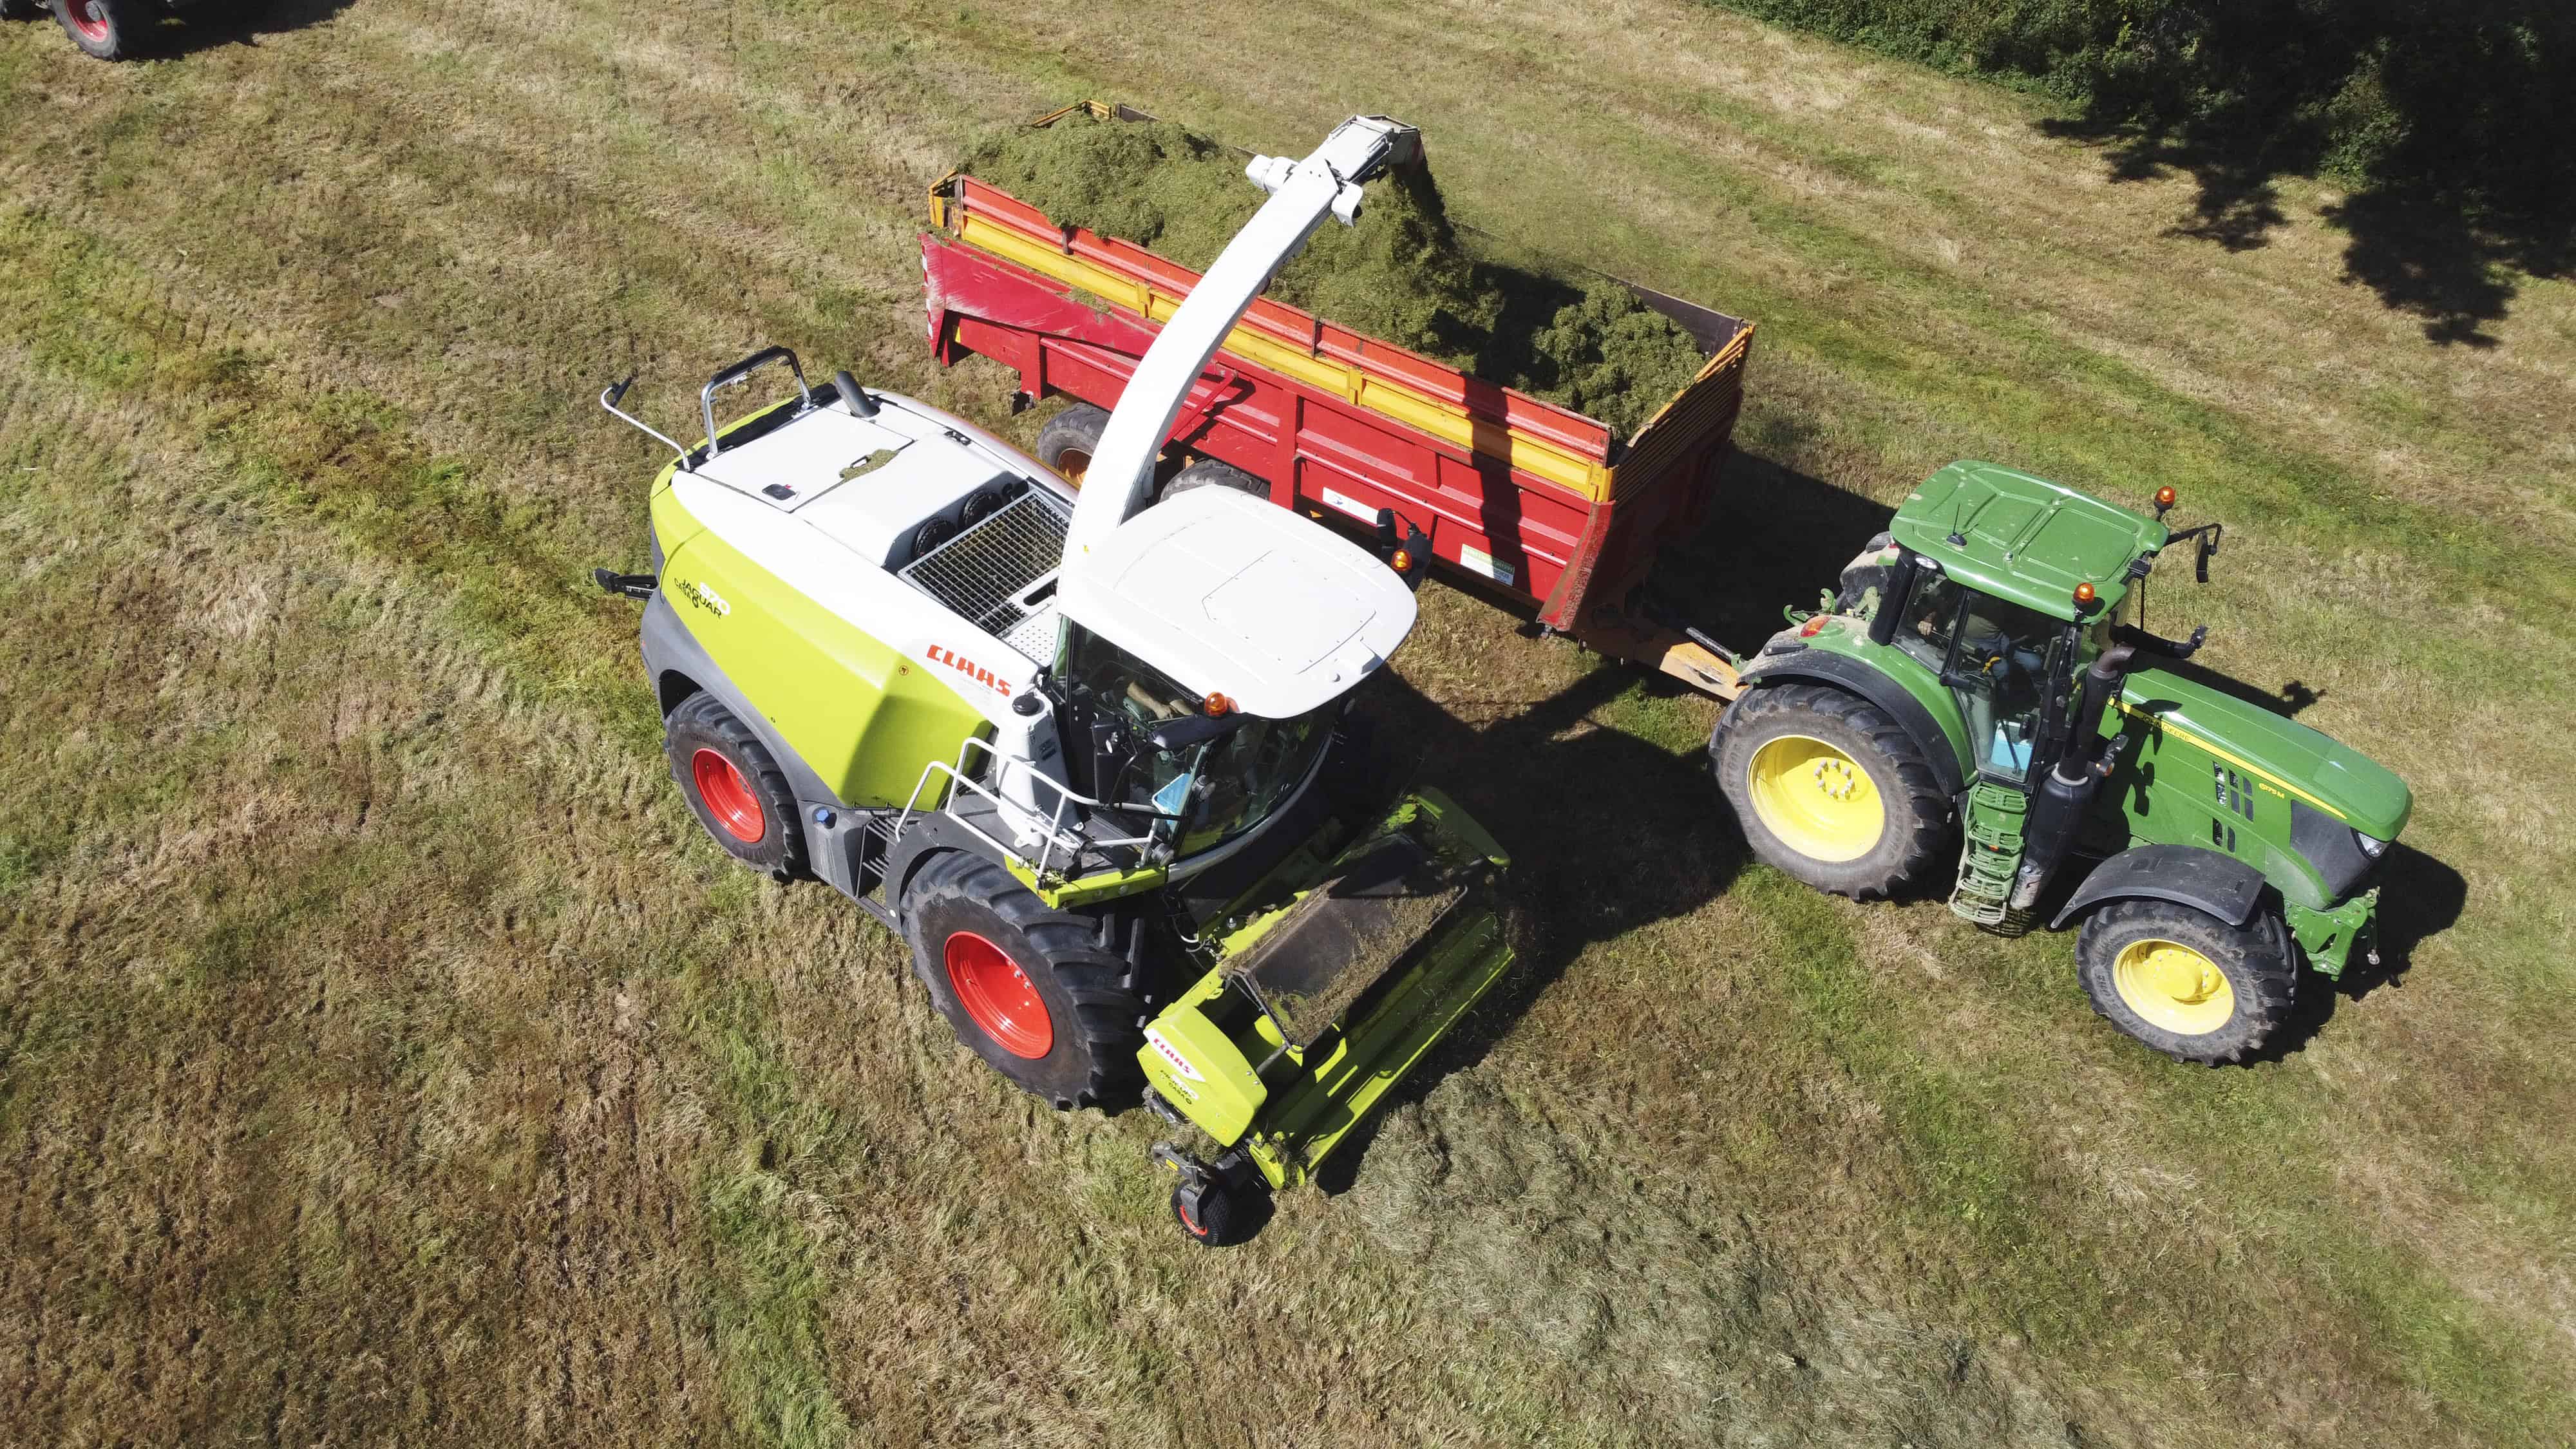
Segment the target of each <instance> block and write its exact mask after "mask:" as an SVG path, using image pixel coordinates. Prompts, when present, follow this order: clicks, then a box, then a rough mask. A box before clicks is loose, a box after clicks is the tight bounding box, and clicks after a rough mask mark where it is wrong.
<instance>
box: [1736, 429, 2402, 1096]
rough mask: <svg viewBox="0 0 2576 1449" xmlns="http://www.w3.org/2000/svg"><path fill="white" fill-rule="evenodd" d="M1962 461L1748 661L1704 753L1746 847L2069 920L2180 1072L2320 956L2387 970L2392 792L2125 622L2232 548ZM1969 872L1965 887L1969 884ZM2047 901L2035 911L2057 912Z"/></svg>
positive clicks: (2207, 531) (1790, 863) (1803, 876)
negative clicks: (2185, 566)
mask: <svg viewBox="0 0 2576 1449" xmlns="http://www.w3.org/2000/svg"><path fill="white" fill-rule="evenodd" d="M2173 502H2174V495H2173V490H2172V489H2170V488H2166V489H2160V490H2158V493H2157V496H2156V507H2155V517H2154V518H2152V519H2151V518H2145V517H2141V516H2139V515H2138V514H2135V513H2132V512H2129V511H2128V510H2126V509H2122V508H2117V507H2114V506H2112V505H2110V504H2107V503H2104V502H2102V501H2100V500H2099V499H2095V498H2092V497H2088V496H2086V495H2085V494H2082V493H2079V492H2077V491H2075V490H2073V489H2071V488H2066V487H2062V486H2060V485H2058V484H2055V483H2050V482H2048V481H2046V480H2044V479H2040V478H2034V477H2032V476H2030V475H2029V474H2027V473H2019V472H2015V471H2013V470H2012V469H2009V468H2001V467H1997V466H1995V465H1993V464H1988V463H1954V464H1951V465H1950V466H1949V467H1946V468H1943V469H1942V470H1940V471H1939V472H1937V473H1935V474H1933V475H1932V476H1931V477H1930V478H1929V479H1927V480H1926V481H1925V482H1924V483H1923V485H1922V486H1921V487H1920V488H1917V489H1916V490H1915V491H1914V492H1913V493H1912V494H1910V495H1909V496H1908V497H1907V498H1906V500H1905V503H1904V506H1903V507H1901V508H1899V509H1898V510H1897V513H1896V517H1895V519H1894V521H1893V523H1892V524H1891V526H1890V528H1889V530H1888V532H1887V533H1886V534H1883V535H1881V536H1880V537H1879V538H1877V539H1875V540H1872V542H1871V545H1870V547H1869V548H1868V549H1867V550H1865V551H1864V552H1863V553H1862V554H1861V555H1860V556H1859V557H1858V558H1856V559H1854V560H1853V561H1852V562H1851V564H1850V565H1849V566H1847V567H1846V568H1845V569H1844V571H1843V575H1842V578H1841V581H1840V582H1841V587H1840V588H1839V590H1838V591H1835V592H1833V593H1830V594H1828V595H1827V597H1826V598H1825V600H1824V602H1823V605H1822V607H1821V608H1819V609H1818V610H1817V611H1816V612H1814V613H1813V614H1808V615H1793V617H1792V626H1791V627H1790V628H1788V629H1785V630H1783V631H1781V632H1780V633H1778V634H1776V635H1774V636H1773V637H1772V638H1771V640H1770V641H1769V643H1767V644H1766V645H1765V646H1764V647H1763V649H1762V651H1761V653H1760V654H1759V655H1758V656H1755V657H1754V658H1752V659H1750V660H1748V661H1746V664H1745V667H1744V670H1743V678H1744V681H1745V683H1746V684H1747V686H1748V688H1747V689H1746V690H1745V692H1744V693H1743V694H1742V695H1740V696H1738V697H1737V699H1736V700H1735V701H1734V703H1733V704H1731V705H1730V706H1728V708H1727V710H1726V713H1725V714H1724V715H1723V716H1722V717H1721V718H1720V719H1719V721H1718V726H1717V729H1716V732H1715V734H1714V735H1713V736H1712V738H1711V740H1710V742H1709V751H1710V755H1711V758H1712V760H1713V762H1714V765H1715V768H1716V772H1717V777H1718V781H1719V784H1720V786H1721V788H1723V789H1724V791H1725V792H1726V796H1727V799H1728V801H1729V802H1730V803H1731V804H1732V805H1733V806H1734V808H1735V813H1736V815H1737V818H1738V819H1739V821H1740V822H1741V824H1742V826H1743V829H1744V833H1745V836H1746V838H1747V840H1748V841H1750V843H1751V844H1752V847H1753V850H1754V853H1755V854H1756V855H1757V856H1759V857H1760V858H1761V859H1763V860H1765V861H1767V862H1769V863H1771V864H1772V865H1775V866H1778V867H1779V868H1780V869H1781V870H1784V871H1786V872H1788V873H1789V874H1790V875H1793V876H1795V877H1797V878H1798V879H1800V880H1802V881H1805V882H1806V883H1808V884H1809V885H1812V886H1815V887H1816V888H1818V889H1820V890H1826V891H1832V892H1834V893H1836V894H1840V895H1846V896H1850V897H1853V898H1855V899H1870V898H1876V897H1885V896H1889V895H1893V894H1897V893H1900V892H1905V891H1909V890H1916V889H1920V888H1922V887H1924V886H1925V885H1929V884H1934V883H1935V882H1938V883H1939V884H1942V885H1946V886H1947V888H1948V890H1949V899H1950V908H1951V910H1952V911H1954V912H1956V913H1957V914H1959V915H1960V916H1962V917H1964V918H1966V919H1967V920H1969V921H1972V922H1974V923H1975V924H1977V925H1978V926H1980V927H1983V928H1985V929H1987V930H1991V931H1997V932H2003V933H2018V932H2021V931H2025V930H2027V929H2028V928H2029V927H2031V926H2032V925H2034V924H2038V923H2040V922H2042V921H2045V923H2046V924H2047V925H2048V926H2050V927H2051V928H2063V927H2066V926H2068V925H2071V924H2076V923H2079V922H2080V923H2081V931H2080V933H2079V934H2078V936H2077V938H2076V948H2075V949H2076V962H2077V971H2078V974H2079V975H2080V976H2081V978H2082V980H2083V983H2084V989H2085V991H2086V993H2087V994H2088V995H2089V996H2091V998H2092V1000H2093V1005H2094V1008H2095V1009H2096V1010H2097V1011H2099V1012H2100V1013H2101V1014H2102V1015H2103V1016H2105V1017H2107V1018H2109V1019H2110V1021H2111V1022H2112V1024H2113V1025H2115V1026H2117V1027H2119V1028H2120V1029H2121V1030H2122V1031H2125V1032H2127V1033H2129V1034H2130V1035H2131V1036H2134V1037H2136V1038H2137V1039H2139V1040H2140V1041H2142V1042H2145V1043H2146V1044H2147V1045H2149V1046H2151V1047H2154V1048H2156V1049H2157V1050H2159V1051H2163V1052H2165V1053H2167V1054H2169V1055H2171V1056H2173V1057H2175V1058H2177V1059H2179V1060H2183V1061H2190V1062H2203V1063H2219V1062H2233V1061H2242V1060H2244V1059H2245V1057H2246V1056H2247V1055H2248V1054H2250V1053H2254V1052H2257V1051H2258V1050H2259V1049H2260V1048H2262V1046H2263V1045H2264V1043H2265V1041H2266V1040H2267V1039H2268V1038H2269V1037H2270V1036H2271V1035H2272V1033H2273V1032H2274V1031H2276V1030H2277V1029H2278V1028H2279V1027H2280V1026H2281V1025H2282V1023H2283V1021H2284V1020H2285V1018H2286V1017H2287V1016H2288V1014H2289V1012H2290V1009H2291V1005H2292V1002H2293V1000H2294V998H2295V996H2296V994H2297V991H2298V985H2299V968H2300V965H2301V963H2302V961H2304V962H2305V963H2306V964H2307V965H2308V966H2310V967H2313V968H2314V969H2315V970H2316V971H2317V972H2319V973H2320V974H2322V975H2325V976H2328V977H2333V976H2339V975H2340V974H2342V972H2343V971H2344V969H2345V967H2346V965H2347V963H2349V962H2350V961H2351V960H2352V959H2353V958H2354V955H2355V953H2356V952H2359V953H2362V954H2363V955H2364V956H2365V957H2367V958H2368V959H2371V960H2374V961H2375V960H2376V959H2377V952H2376V946H2375V945H2374V944H2373V935H2372V927H2373V918H2374V914H2375V911H2376V908H2377V905H2378V899H2379V888H2378V877H2379V873H2380V867H2381V864H2382V863H2383V861H2384V860H2385V858H2386V853H2387V850H2388V846H2389V842H2390V841H2392V840H2394V839H2395V838H2396V836H2397V833H2398V832H2399V831H2400V830H2401V829H2403V828H2404V827H2405V824H2406V817H2407V813H2408V811H2409V810H2410V809H2411V807H2412V804H2413V800H2412V797H2411V796H2410V795H2409V793H2408V791H2407V788H2406V785H2405V783H2404V782H2403V781H2401V780H2399V779H2398V778H2397V777H2396V776H2395V775H2394V774H2391V773H2390V772H2389V771H2388V770H2386V769H2384V768H2382V767H2381V766H2379V765H2377V764H2375V763H2373V762H2372V761H2370V760H2369V759H2367V758H2364V757H2363V756H2362V755H2360V754H2358V753H2356V752H2355V751H2353V750H2350V749H2347V748H2345V747H2344V746H2342V745H2340V744H2337V743H2336V742H2335V741H2334V740H2332V739H2330V738H2328V737H2327V736H2325V735H2323V734H2321V733H2319V732H2318V731H2316V730H2313V729H2310V728H2309V727H2307V726H2306V725H2303V724H2299V723H2298V722H2296V721H2295V720H2292V719H2290V718H2288V717H2286V716H2285V715H2284V714H2283V713H2281V712H2280V711H2279V710H2278V709H2277V708H2275V707H2271V706H2269V705H2268V704H2267V703H2264V702H2260V701H2261V700H2262V698H2263V696H2262V694H2261V692H2260V691H2254V690H2249V689H2247V688H2245V687H2244V686H2241V685H2237V684H2234V683H2233V682H2232V681H2228V680H2226V679H2223V678H2220V677H2217V676H2213V675H2211V674H2208V673H2206V672H2205V671H2202V670H2200V669H2197V668H2194V667H2192V666H2190V665H2188V664H2186V663H2185V662H2184V661H2186V660H2188V659H2190V658H2191V657H2192V656H2193V655H2194V654H2195V653H2196V652H2197V651H2198V650H2199V648H2200V646H2201V642H2202V640H2203V639H2205V638H2206V637H2207V634H2208V630H2207V629H2206V627H2202V628H2196V629H2194V630H2193V631H2192V632H2191V635H2190V637H2189V638H2187V639H2180V640H2176V639H2168V638H2160V637H2158V636H2156V635H2153V634H2150V633H2148V632H2146V631H2145V629H2144V628H2142V627H2140V625H2139V624H2138V623H2136V622H2134V621H2135V620H2137V618H2138V616H2139V612H2140V609H2141V607H2142V600H2143V597H2144V589H2145V585H2146V582H2147V578H2148V575H2149V572H2150V571H2151V570H2152V569H2153V568H2154V567H2155V566H2156V564H2157V562H2158V561H2159V559H2160V558H2161V557H2162V556H2163V554H2164V553H2165V552H2166V551H2167V550H2168V549H2171V548H2173V547H2175V546H2177V545H2182V544H2188V545H2190V546H2191V548H2192V549H2193V552H2194V555H2195V558H2194V567H2195V571H2196V573H2197V575H2198V577H2199V578H2200V580H2201V581H2202V582H2207V580H2208V577H2209V560H2210V558H2211V556H2212V555H2214V554H2215V553H2216V552H2217V551H2218V545H2219V541H2220V538H2221V536H2222V529H2221V526H2220V525H2217V524H2206V525H2202V526H2200V527H2197V528H2191V529H2184V530H2181V531H2179V532H2177V531H2173V530H2170V529H2168V528H2167V527H2166V525H2165V523H2164V521H2163V520H2164V517H2165V514H2166V512H2167V511H2168V510H2169V509H2170V508H2171V507H2172V506H2173ZM1954 860H1955V862H1956V866H1955V872H1953V868H1952V864H1951V863H1952V862H1953V861H1954ZM2044 908H2045V909H2044Z"/></svg>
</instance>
